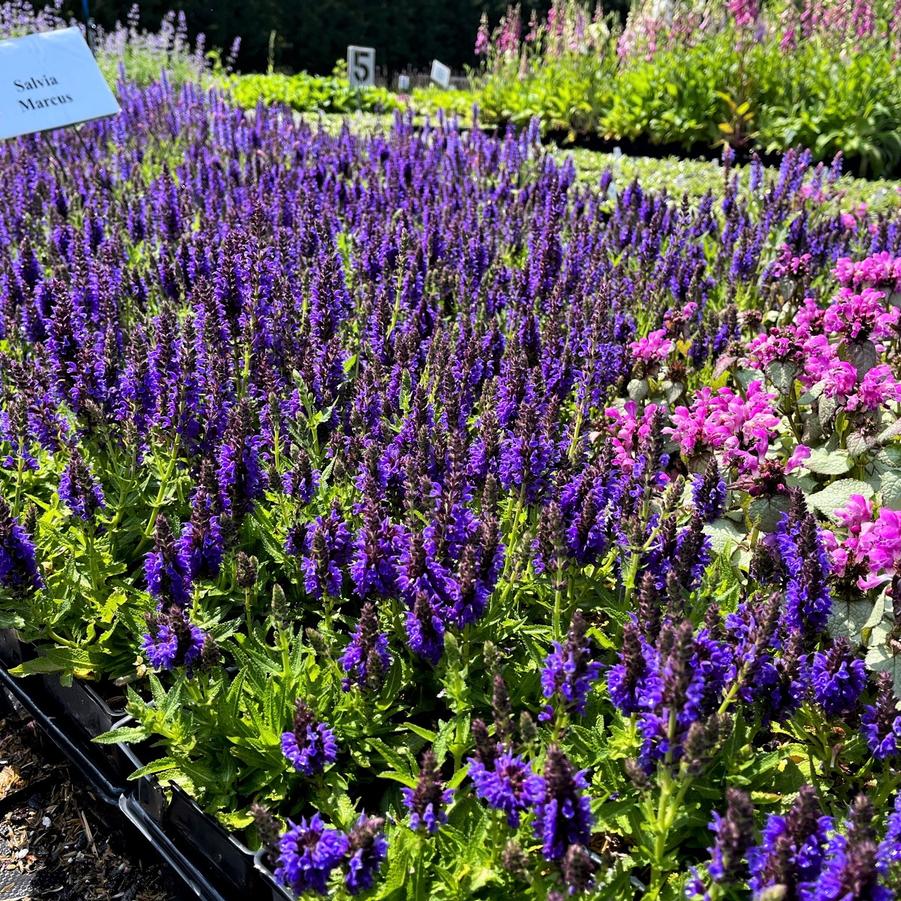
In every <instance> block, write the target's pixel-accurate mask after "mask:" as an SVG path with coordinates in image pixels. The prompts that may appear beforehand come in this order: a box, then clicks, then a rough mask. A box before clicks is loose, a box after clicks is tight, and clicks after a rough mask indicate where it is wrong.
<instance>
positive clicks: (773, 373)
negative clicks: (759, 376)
mask: <svg viewBox="0 0 901 901" xmlns="http://www.w3.org/2000/svg"><path fill="white" fill-rule="evenodd" d="M766 374H767V378H768V379H769V380H770V382H772V384H773V386H774V387H775V388H776V390H777V391H778V392H779V393H780V394H788V393H789V392H790V391H791V390H792V388H794V385H795V377H796V376H797V374H798V367H797V366H795V364H794V363H786V362H784V361H782V360H774V361H773V362H772V363H770V365H769V366H767V368H766Z"/></svg>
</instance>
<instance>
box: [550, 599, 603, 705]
mask: <svg viewBox="0 0 901 901" xmlns="http://www.w3.org/2000/svg"><path fill="white" fill-rule="evenodd" d="M586 629H587V626H586V623H585V618H584V617H583V616H582V612H581V611H580V610H576V612H575V613H573V616H572V620H571V622H570V627H569V632H568V633H567V636H566V641H565V642H563V643H562V644H561V643H560V642H559V641H555V642H554V649H553V650H552V651H551V653H550V654H548V656H547V657H546V658H545V661H544V669H543V670H542V671H541V691H542V694H543V695H544V696H545V698H547V699H548V700H551V699H554V698H556V699H558V700H559V702H560V703H562V706H563V708H564V709H565V710H567V711H568V712H572V713H578V714H581V713H584V712H585V703H586V699H587V697H588V692H589V691H590V690H591V686H592V684H593V683H594V682H595V681H596V680H597V678H598V676H599V675H600V672H601V664H600V662H599V661H597V660H593V659H592V658H593V655H594V653H595V651H594V642H593V641H592V640H591V639H590V638H588V636H587V635H586V634H585V633H586ZM553 711H554V708H553V706H552V705H550V704H549V705H548V707H547V708H546V709H545V711H544V713H543V714H542V716H543V718H545V719H548V718H550V717H551V716H552V715H553Z"/></svg>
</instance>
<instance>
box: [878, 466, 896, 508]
mask: <svg viewBox="0 0 901 901" xmlns="http://www.w3.org/2000/svg"><path fill="white" fill-rule="evenodd" d="M879 493H880V494H881V495H882V502H883V504H884V505H885V506H886V507H890V508H891V509H892V510H901V470H898V469H887V470H886V471H885V472H884V473H882V475H881V476H880V477H879Z"/></svg>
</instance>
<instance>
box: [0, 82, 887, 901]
mask: <svg viewBox="0 0 901 901" xmlns="http://www.w3.org/2000/svg"><path fill="white" fill-rule="evenodd" d="M120 99H121V103H122V106H123V112H122V114H121V115H120V116H117V117H115V118H113V119H110V120H105V121H101V122H97V123H93V124H90V125H88V126H85V127H84V128H83V129H82V131H81V133H80V135H79V136H76V135H74V134H73V133H71V132H57V133H53V134H51V135H50V136H49V138H48V139H49V140H50V141H51V142H52V145H53V153H52V154H50V153H48V151H47V148H45V147H43V145H42V144H41V142H39V141H38V140H37V139H36V138H33V137H32V138H22V139H17V140H15V141H12V142H8V143H6V144H5V145H3V146H2V148H0V167H2V171H3V173H4V185H5V190H4V192H3V195H2V197H0V234H2V238H3V240H2V243H0V342H2V343H0V353H2V358H0V363H2V365H0V408H2V417H0V427H2V442H3V446H2V450H3V454H2V457H0V459H2V464H3V465H2V468H0V496H2V502H0V586H2V593H0V601H2V606H0V610H2V623H0V625H3V626H6V627H13V628H15V629H17V630H18V632H19V634H20V635H21V637H22V638H23V639H25V640H27V641H29V642H31V643H32V644H33V645H34V646H35V648H36V649H37V652H38V655H37V656H36V657H35V658H34V659H32V660H27V661H25V662H24V663H23V664H22V665H21V666H20V667H19V668H18V669H17V670H16V672H17V673H18V674H19V675H21V676H24V677H28V678H35V676H36V675H37V674H48V673H58V674H60V676H61V678H62V679H63V680H64V681H68V680H69V679H71V678H77V679H82V680H92V681H93V682H95V683H96V684H97V686H98V689H99V690H100V691H101V693H103V692H106V693H121V691H122V689H123V687H125V690H126V691H127V695H128V710H129V713H130V714H131V715H132V716H133V718H134V722H133V723H132V724H131V725H129V726H127V727H125V728H123V729H121V730H119V731H116V732H112V733H110V734H109V735H108V736H107V737H106V738H105V739H103V740H105V741H108V742H122V741H128V742H133V743H135V746H136V749H137V753H138V754H139V756H141V757H142V762H143V764H144V766H143V767H142V768H141V769H140V770H138V772H137V774H136V775H137V776H141V775H144V776H149V775H153V776H155V777H156V778H158V779H159V780H161V781H162V782H164V783H166V782H168V783H172V784H174V785H177V786H180V787H181V788H182V789H184V790H185V791H187V792H188V793H189V794H190V795H191V796H192V797H194V798H195V799H197V801H198V803H199V804H201V806H202V807H203V808H204V809H205V810H206V811H208V812H209V813H210V814H212V815H215V816H216V817H217V818H218V819H219V820H220V821H221V822H222V823H223V824H225V825H227V826H228V827H229V828H231V829H233V830H236V831H238V832H239V833H240V834H241V835H242V837H243V839H244V840H245V841H247V842H248V843H249V844H250V845H251V846H252V847H254V848H262V849H263V850H262V854H263V856H264V858H265V859H266V860H267V861H268V864H269V866H270V867H271V868H272V869H273V871H274V872H275V875H276V877H277V878H278V879H279V880H280V881H281V882H282V883H283V884H284V885H286V886H287V887H289V888H290V889H291V890H293V891H295V892H297V893H298V894H303V893H320V894H322V893H326V892H330V893H334V894H335V895H337V896H344V895H347V894H351V895H360V894H363V893H364V892H368V893H370V896H371V897H380V898H402V897H407V898H416V899H424V898H459V897H497V898H500V897H510V896H515V897H534V898H545V897H557V896H558V895H560V894H565V893H569V894H586V895H589V896H590V895H592V894H593V895H595V896H597V897H616V898H629V897H645V898H649V899H652V898H676V897H683V896H684V893H685V892H686V891H691V892H694V893H696V894H698V895H700V896H705V895H706V896H710V897H718V898H727V897H747V896H749V895H750V894H752V893H753V894H755V895H758V896H759V895H764V896H766V897H776V896H781V897H788V896H790V897H803V898H814V897H815V898H824V899H825V898H836V899H838V898H881V899H888V898H891V897H894V895H893V892H894V890H895V887H896V886H897V883H898V872H897V868H896V866H895V862H896V860H897V859H898V857H899V853H901V852H899V847H901V845H899V821H901V814H898V813H894V812H893V811H894V809H895V806H896V801H895V798H896V789H897V786H898V784H899V782H901V767H899V761H901V714H899V713H898V711H897V707H896V705H897V698H898V694H899V689H901V686H899V685H898V684H897V676H896V672H897V670H896V659H897V658H896V648H897V646H898V645H897V628H898V627H897V624H896V609H897V607H898V603H899V599H901V587H899V586H901V576H899V575H898V564H899V561H901V521H899V516H901V514H899V513H898V512H896V511H897V508H899V507H901V446H899V442H898V437H897V436H898V435H899V432H901V427H899V422H898V411H899V403H901V384H899V382H898V376H899V372H898V368H897V367H898V349H899V344H901V328H899V306H898V301H899V297H898V293H899V289H901V217H899V215H898V212H897V210H895V211H894V212H892V213H884V214H878V215H877V214H871V213H869V212H867V211H866V210H858V211H856V212H855V213H851V212H838V211H836V210H835V208H834V206H833V205H832V204H830V203H827V202H825V201H827V200H828V199H829V198H830V197H831V196H832V194H833V193H834V192H835V191H836V190H837V188H836V182H837V179H838V176H839V170H840V161H837V162H836V163H835V164H834V165H833V166H832V168H826V167H823V166H816V167H814V166H813V164H812V161H811V156H810V154H809V153H804V154H795V153H793V154H789V155H787V156H786V157H785V159H784V160H783V162H782V165H781V168H780V169H779V171H778V172H776V173H772V174H770V175H767V173H766V172H765V171H764V170H763V168H762V167H761V166H760V165H759V164H755V165H752V166H751V167H750V171H749V178H748V179H747V182H746V183H745V184H744V185H743V186H742V187H741V188H740V187H739V183H738V179H737V178H735V177H734V174H733V173H732V171H731V169H730V164H729V158H728V156H727V157H726V159H725V161H724V165H723V171H722V178H723V181H722V187H721V189H720V190H719V191H718V193H717V194H716V195H714V194H713V193H708V194H707V195H705V196H704V197H703V198H702V199H700V200H699V201H698V202H695V203H692V202H689V201H688V200H687V199H686V200H684V201H680V200H677V199H674V198H672V197H670V196H669V195H668V194H666V193H664V192H660V193H649V192H646V191H644V190H643V189H642V187H641V186H640V184H638V183H637V182H632V183H630V184H621V185H619V186H618V187H619V189H618V190H617V191H615V192H614V191H611V190H610V188H611V179H612V175H611V173H609V172H607V173H605V174H603V175H602V176H601V183H600V189H598V188H596V187H595V186H585V185H580V184H579V183H578V182H577V180H576V178H575V171H574V167H573V164H572V162H571V161H566V162H558V161H556V160H555V159H554V158H553V157H552V156H550V155H548V154H547V153H546V152H545V151H544V150H542V148H541V145H540V143H539V140H538V138H539V134H538V128H537V125H533V126H532V127H530V128H529V129H527V130H525V131H524V132H522V133H521V134H519V135H513V134H510V135H509V136H507V137H505V138H503V139H498V138H494V137H490V136H487V135H485V134H483V133H481V132H479V131H473V132H469V133H466V134H463V133H461V132H459V131H458V130H457V129H456V128H455V127H454V126H452V125H450V124H443V125H441V126H440V127H430V128H428V129H426V130H424V131H422V132H420V131H418V130H416V129H414V128H413V125H412V122H411V120H410V119H409V118H407V119H403V118H400V119H398V120H397V121H396V123H395V126H394V128H393V129H391V130H390V131H388V132H385V133H380V134H374V135H369V136H361V135H355V134H353V133H351V132H350V131H348V130H344V131H342V132H341V133H340V134H338V135H330V134H328V133H327V132H325V131H321V130H314V129H311V128H310V127H309V126H308V125H305V124H303V123H296V122H295V121H294V120H293V118H292V117H290V116H284V115H282V114H281V112H280V111H278V110H275V109H271V108H267V107H265V106H261V107H258V108H257V109H256V110H255V112H254V113H253V114H252V115H250V114H247V113H245V112H243V111H241V110H240V109H236V108H235V107H233V106H232V105H231V104H230V103H229V102H228V100H227V98H226V96H224V95H222V94H219V93H216V92H205V91H204V90H202V89H201V88H199V87H197V86H196V85H192V84H190V83H189V84H186V85H185V86H184V87H182V88H181V89H178V90H176V89H175V88H173V87H172V86H171V85H169V84H168V83H165V82H164V83H160V84H156V85H153V86H150V87H148V88H146V89H140V88H137V87H135V86H131V87H129V86H127V85H123V86H122V88H121V98H120ZM724 786H726V787H728V789H729V790H728V792H727V793H726V794H725V796H724ZM780 893H781V894H780Z"/></svg>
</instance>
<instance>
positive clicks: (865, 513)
mask: <svg viewBox="0 0 901 901" xmlns="http://www.w3.org/2000/svg"><path fill="white" fill-rule="evenodd" d="M835 516H836V518H837V519H838V521H839V522H841V523H842V524H843V525H844V526H845V527H846V528H847V529H848V532H849V533H850V534H852V535H860V528H861V526H862V525H863V524H864V523H865V522H870V521H871V520H872V518H873V505H872V504H871V503H870V502H869V501H868V500H867V499H866V498H865V497H864V496H863V495H862V494H852V495H851V497H849V498H848V503H847V505H846V506H844V507H842V509H841V510H836V511H835Z"/></svg>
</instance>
